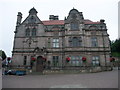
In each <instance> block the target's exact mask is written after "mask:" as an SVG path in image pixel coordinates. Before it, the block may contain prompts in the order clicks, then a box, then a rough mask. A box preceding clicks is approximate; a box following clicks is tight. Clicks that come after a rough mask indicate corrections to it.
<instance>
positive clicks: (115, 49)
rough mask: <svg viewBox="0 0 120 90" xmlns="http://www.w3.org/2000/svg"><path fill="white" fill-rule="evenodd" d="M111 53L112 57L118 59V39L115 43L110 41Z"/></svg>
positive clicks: (119, 50)
mask: <svg viewBox="0 0 120 90" xmlns="http://www.w3.org/2000/svg"><path fill="white" fill-rule="evenodd" d="M111 52H112V55H113V56H119V57H120V38H119V39H116V40H115V41H111Z"/></svg>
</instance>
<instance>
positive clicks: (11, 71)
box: [4, 70, 26, 75]
mask: <svg viewBox="0 0 120 90" xmlns="http://www.w3.org/2000/svg"><path fill="white" fill-rule="evenodd" d="M4 74H5V75H26V71H24V70H5V72H4Z"/></svg>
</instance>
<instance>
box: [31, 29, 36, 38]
mask: <svg viewBox="0 0 120 90" xmlns="http://www.w3.org/2000/svg"><path fill="white" fill-rule="evenodd" d="M32 36H36V28H33V29H32Z"/></svg>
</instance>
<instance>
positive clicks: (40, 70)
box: [36, 56, 44, 72]
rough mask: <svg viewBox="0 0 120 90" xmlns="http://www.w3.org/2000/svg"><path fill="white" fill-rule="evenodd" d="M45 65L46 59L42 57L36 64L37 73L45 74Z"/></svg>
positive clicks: (39, 57)
mask: <svg viewBox="0 0 120 90" xmlns="http://www.w3.org/2000/svg"><path fill="white" fill-rule="evenodd" d="M43 64H44V59H43V57H42V56H38V57H37V62H36V71H37V72H43V69H44V68H43Z"/></svg>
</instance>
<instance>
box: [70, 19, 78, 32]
mask: <svg viewBox="0 0 120 90" xmlns="http://www.w3.org/2000/svg"><path fill="white" fill-rule="evenodd" d="M70 30H73V31H74V30H75V31H76V30H79V22H78V21H77V20H72V21H71V22H70Z"/></svg>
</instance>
